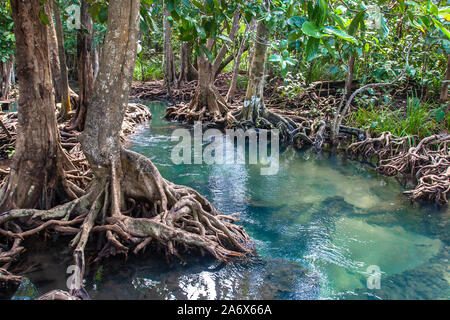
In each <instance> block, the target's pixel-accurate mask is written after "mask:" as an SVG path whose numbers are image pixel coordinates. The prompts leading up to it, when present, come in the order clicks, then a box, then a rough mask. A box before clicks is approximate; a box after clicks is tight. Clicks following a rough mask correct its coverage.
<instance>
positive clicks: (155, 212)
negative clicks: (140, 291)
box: [0, 149, 254, 299]
mask: <svg viewBox="0 0 450 320" xmlns="http://www.w3.org/2000/svg"><path fill="white" fill-rule="evenodd" d="M114 167H115V166H114ZM118 168H120V170H116V169H115V168H112V169H111V170H112V172H111V175H110V177H111V178H110V179H108V180H107V181H100V180H94V183H93V185H92V186H91V188H90V189H89V192H88V193H87V194H86V195H84V196H83V197H80V198H78V199H76V200H73V201H71V202H69V203H66V204H64V205H61V206H58V207H55V208H53V209H51V210H34V209H15V210H10V211H8V212H5V213H3V214H1V215H0V230H1V233H0V235H1V236H3V237H6V238H7V239H12V240H13V241H14V244H13V246H12V247H11V249H10V250H9V251H6V252H2V254H1V255H0V262H2V263H5V262H6V263H10V262H11V261H13V259H15V258H17V256H18V255H19V254H20V252H21V249H20V246H19V245H20V241H21V240H22V239H23V238H25V237H28V236H31V235H33V234H36V233H39V232H41V231H43V230H50V229H54V230H55V231H56V232H58V233H66V234H67V233H68V234H74V233H76V234H75V237H74V238H73V240H72V242H71V243H70V245H71V246H72V247H73V248H74V252H73V256H74V261H75V265H76V266H77V267H78V268H79V270H80V272H81V274H80V275H81V276H80V277H79V278H78V280H77V283H74V284H73V287H72V290H71V292H70V293H64V294H62V295H61V292H59V293H58V294H56V293H55V292H54V293H55V295H53V294H51V295H50V296H46V297H44V298H52V299H59V298H64V297H65V298H69V297H78V298H83V299H85V298H87V297H88V295H87V293H86V292H85V291H84V289H83V284H82V279H83V275H84V270H85V265H86V263H85V255H84V250H85V248H86V245H87V243H88V240H89V238H90V237H92V235H93V234H97V233H98V234H99V236H100V237H101V239H102V243H103V248H102V250H101V251H100V252H99V254H98V258H103V257H108V256H111V255H116V254H125V255H127V254H128V253H129V251H130V250H134V252H135V253H137V252H139V251H141V250H143V249H145V247H146V246H148V245H149V244H150V243H151V242H156V243H158V244H159V245H161V246H162V247H164V248H165V250H166V254H167V255H168V256H177V257H181V254H180V253H179V250H180V249H186V250H189V249H192V248H194V249H200V250H201V251H205V252H209V253H210V254H211V255H212V256H214V257H215V258H217V259H218V260H221V261H228V260H230V259H233V258H245V257H246V256H247V255H251V254H253V252H254V249H253V246H252V243H251V241H250V238H249V236H248V235H247V234H246V232H245V231H244V228H243V227H242V226H238V225H235V224H234V223H232V222H233V221H235V220H236V219H237V218H236V217H235V216H224V215H221V214H219V213H218V212H217V211H216V209H215V208H214V207H213V205H212V204H211V203H210V202H209V201H208V200H206V199H205V198H204V197H202V196H200V195H199V194H198V193H197V192H196V191H195V190H193V189H191V188H188V187H185V186H179V185H175V184H173V183H171V182H169V181H167V180H165V179H164V178H163V177H162V176H161V175H160V173H159V171H158V170H157V168H156V167H155V166H154V165H153V163H152V162H151V161H150V160H149V159H147V158H145V157H144V156H142V155H139V154H137V153H134V152H131V151H128V150H125V149H123V150H122V153H121V163H120V165H119V166H118ZM120 199H129V201H128V203H131V207H130V208H128V207H127V205H126V203H120V202H121V201H120ZM23 221H26V222H27V223H24V222H23ZM18 225H21V227H18ZM60 227H61V228H67V227H70V228H69V229H59V228H60ZM22 228H24V229H25V231H22ZM19 249H20V250H19ZM22 249H23V248H22Z"/></svg>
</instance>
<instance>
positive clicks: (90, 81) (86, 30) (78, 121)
mask: <svg viewBox="0 0 450 320" xmlns="http://www.w3.org/2000/svg"><path fill="white" fill-rule="evenodd" d="M89 8H90V5H89V3H88V1H87V0H82V2H81V10H80V12H81V21H80V22H81V29H80V30H79V31H78V85H79V104H78V108H77V110H76V114H75V116H74V117H73V118H72V123H71V125H70V127H69V130H71V129H77V130H78V131H83V129H84V122H85V117H86V111H87V109H88V108H89V104H90V100H91V96H92V91H93V90H94V70H93V68H92V43H93V36H94V25H93V23H92V19H91V13H90V11H89Z"/></svg>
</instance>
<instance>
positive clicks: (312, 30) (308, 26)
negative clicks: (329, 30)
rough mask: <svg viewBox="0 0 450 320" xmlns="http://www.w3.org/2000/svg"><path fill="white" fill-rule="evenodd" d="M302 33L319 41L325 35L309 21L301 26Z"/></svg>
mask: <svg viewBox="0 0 450 320" xmlns="http://www.w3.org/2000/svg"><path fill="white" fill-rule="evenodd" d="M302 31H303V33H304V34H306V35H307V36H310V37H314V38H317V39H320V38H322V37H324V36H325V35H324V34H323V33H322V32H321V31H320V29H319V27H317V26H316V25H315V24H314V23H312V22H310V21H306V22H305V23H303V25H302Z"/></svg>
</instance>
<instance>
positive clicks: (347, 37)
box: [323, 27, 358, 45]
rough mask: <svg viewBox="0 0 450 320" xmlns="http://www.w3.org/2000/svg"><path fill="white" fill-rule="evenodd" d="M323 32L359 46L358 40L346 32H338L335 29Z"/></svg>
mask: <svg viewBox="0 0 450 320" xmlns="http://www.w3.org/2000/svg"><path fill="white" fill-rule="evenodd" d="M323 31H325V32H326V33H328V34H332V35H335V36H337V37H338V38H341V39H343V40H345V41H349V42H351V43H353V44H356V45H357V44H358V40H356V39H355V38H354V37H352V36H351V35H349V34H347V33H346V32H344V31H342V30H338V29H335V28H333V27H325V28H324V29H323Z"/></svg>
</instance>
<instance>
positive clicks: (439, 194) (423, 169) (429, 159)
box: [348, 132, 450, 204]
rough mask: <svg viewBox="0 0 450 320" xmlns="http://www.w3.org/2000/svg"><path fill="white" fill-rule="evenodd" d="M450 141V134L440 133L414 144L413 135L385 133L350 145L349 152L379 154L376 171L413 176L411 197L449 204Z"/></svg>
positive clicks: (390, 174)
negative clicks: (399, 135)
mask: <svg viewBox="0 0 450 320" xmlns="http://www.w3.org/2000/svg"><path fill="white" fill-rule="evenodd" d="M449 143H450V135H449V134H438V135H432V136H429V137H426V138H424V139H422V140H421V141H420V142H419V143H418V144H417V146H415V147H414V146H413V145H414V139H413V138H412V137H401V138H399V137H396V136H394V135H392V134H391V133H390V132H383V133H382V134H381V135H380V136H379V137H377V138H370V137H369V138H367V139H366V140H364V141H361V142H356V143H353V144H351V145H350V146H349V147H348V153H349V154H351V155H353V156H358V155H360V156H362V157H363V158H365V159H371V158H373V157H376V158H377V160H378V165H377V170H379V171H380V172H381V173H383V174H385V175H388V176H395V175H398V174H401V175H403V176H405V177H411V178H414V179H415V180H416V182H417V185H416V187H415V188H414V189H413V190H409V191H406V192H405V194H408V195H410V196H411V199H413V200H419V199H423V200H434V201H435V202H437V203H439V204H446V203H448V193H449V192H450V169H449V168H450V154H449V148H448V145H449Z"/></svg>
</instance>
